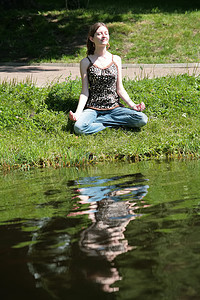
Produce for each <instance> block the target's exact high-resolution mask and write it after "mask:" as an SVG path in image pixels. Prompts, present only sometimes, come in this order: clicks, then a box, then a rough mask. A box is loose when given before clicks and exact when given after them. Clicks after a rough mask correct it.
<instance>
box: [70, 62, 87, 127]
mask: <svg viewBox="0 0 200 300" xmlns="http://www.w3.org/2000/svg"><path fill="white" fill-rule="evenodd" d="M88 65H89V61H88V60H87V59H85V58H84V59H83V60H82V61H81V62H80V73H81V80H82V90H81V94H80V97H79V102H78V105H77V108H76V111H75V113H73V112H72V111H71V110H70V112H69V118H70V120H72V121H77V120H78V118H79V117H80V115H81V113H82V112H83V110H84V107H85V105H86V102H87V99H88V95H89V90H88V77H87V68H88Z"/></svg>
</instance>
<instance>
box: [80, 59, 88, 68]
mask: <svg viewBox="0 0 200 300" xmlns="http://www.w3.org/2000/svg"><path fill="white" fill-rule="evenodd" d="M89 65H90V61H89V59H88V58H87V57H85V58H83V59H82V60H81V61H80V68H81V70H86V69H87V68H88V67H89Z"/></svg>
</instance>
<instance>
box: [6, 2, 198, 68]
mask: <svg viewBox="0 0 200 300" xmlns="http://www.w3.org/2000/svg"><path fill="white" fill-rule="evenodd" d="M2 1H3V0H2ZM54 2H55V1H54ZM0 3H1V2H0ZM35 3H36V6H33V8H32V9H30V8H29V9H25V8H23V9H11V8H10V9H1V10H0V17H1V30H0V35H1V41H0V45H1V55H0V62H8V61H14V62H26V63H28V62H31V61H35V62H37V61H41V60H43V61H45V60H46V61H51V60H57V61H58V60H59V59H60V60H61V59H62V57H64V56H66V57H68V58H70V57H72V58H74V57H78V56H79V53H80V51H81V49H82V48H83V47H84V46H85V44H86V38H87V32H88V28H89V26H90V25H91V24H93V23H95V22H97V21H102V22H105V23H112V22H122V21H123V13H127V12H131V13H132V14H134V22H137V21H138V20H139V19H140V15H141V14H143V13H155V12H159V11H160V12H170V13H173V12H179V13H185V11H190V10H195V9H199V8H200V3H199V1H198V0H191V1H188V0H182V1H180V0H174V1H172V0H168V1H161V0H152V1H149V0H135V1H130V0H102V1H101V2H99V1H97V0H94V1H89V6H88V9H82V10H80V9H78V10H66V9H64V6H65V1H64V0H62V1H61V0H60V1H58V2H57V3H56V4H55V3H53V1H46V0H41V1H36V0H35ZM39 3H40V4H39ZM53 9H54V10H53ZM55 9H56V10H55Z"/></svg>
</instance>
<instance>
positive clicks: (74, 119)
mask: <svg viewBox="0 0 200 300" xmlns="http://www.w3.org/2000/svg"><path fill="white" fill-rule="evenodd" d="M69 119H70V120H71V121H74V122H76V121H77V120H78V118H77V116H76V113H73V112H72V111H71V110H70V112H69Z"/></svg>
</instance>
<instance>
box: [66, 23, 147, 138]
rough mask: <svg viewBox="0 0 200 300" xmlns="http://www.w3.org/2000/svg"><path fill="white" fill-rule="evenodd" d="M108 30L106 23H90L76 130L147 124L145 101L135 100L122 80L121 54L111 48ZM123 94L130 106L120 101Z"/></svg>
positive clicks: (86, 131)
mask: <svg viewBox="0 0 200 300" xmlns="http://www.w3.org/2000/svg"><path fill="white" fill-rule="evenodd" d="M108 48H109V31H108V28H107V26H106V25H105V24H104V23H95V24H94V25H92V26H91V28H90V31H89V33H88V38H87V57H86V58H84V59H82V60H81V62H80V72H81V78H82V91H81V94H80V97H79V102H78V106H77V109H76V111H75V112H72V111H70V112H69V118H70V120H72V121H75V124H74V131H75V133H76V134H93V133H96V132H98V131H101V130H103V129H105V128H106V127H116V126H117V127H119V126H123V127H128V128H138V127H142V126H144V125H146V123H147V120H148V118H147V116H146V115H145V114H144V113H143V112H142V111H143V110H144V109H145V105H144V103H143V102H141V103H140V104H137V105H136V104H135V103H134V102H133V101H132V100H131V99H130V97H129V95H128V93H127V92H126V90H125V89H124V87H123V83H122V70H121V69H122V68H121V58H120V57H119V56H117V55H113V54H111V53H110V52H109V51H108ZM120 98H121V99H122V100H123V101H125V103H127V104H128V106H129V107H130V108H127V107H124V106H123V105H122V104H121V103H120Z"/></svg>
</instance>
